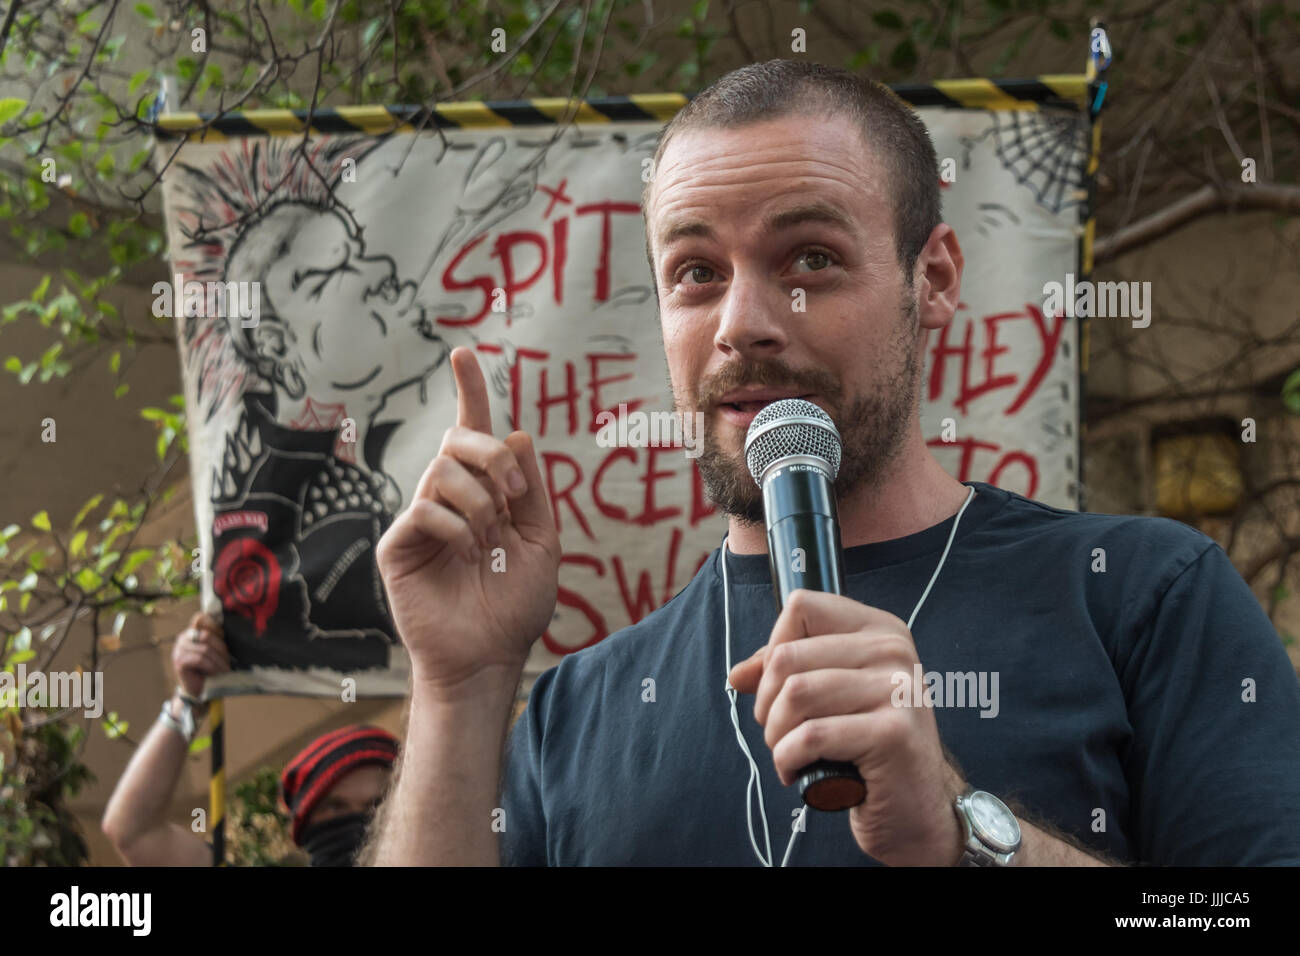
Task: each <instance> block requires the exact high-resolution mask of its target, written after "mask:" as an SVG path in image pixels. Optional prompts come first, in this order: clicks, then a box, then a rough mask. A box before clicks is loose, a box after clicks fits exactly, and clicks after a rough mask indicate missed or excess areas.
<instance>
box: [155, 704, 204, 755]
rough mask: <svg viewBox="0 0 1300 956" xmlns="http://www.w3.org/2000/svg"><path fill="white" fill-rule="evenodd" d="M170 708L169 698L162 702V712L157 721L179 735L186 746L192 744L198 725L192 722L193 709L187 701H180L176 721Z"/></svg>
mask: <svg viewBox="0 0 1300 956" xmlns="http://www.w3.org/2000/svg"><path fill="white" fill-rule="evenodd" d="M170 706H171V698H170V697H169V698H167V699H166V700H165V701H163V705H162V712H161V713H160V714H159V715H158V719H159V720H161V721H162V722H163V723H164V724H166V725H167V726H168V727H170V728H171V729H172V730H174V731H176V732H177V733H178V734H180V735H181V737H182V738H183V739H184V741H185V742H186V743H187V744H192V743H194V737H195V736H196V734H197V733H198V729H199V727H198V723H197V722H196V721H195V720H194V709H193V708H192V707H191V706H190V704H189V702H188V701H185V700H182V701H181V702H180V712H181V716H180V719H179V720H177V719H176V718H175V717H173V716H172V714H171V710H170V709H169V708H170Z"/></svg>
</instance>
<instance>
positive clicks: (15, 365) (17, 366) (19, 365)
mask: <svg viewBox="0 0 1300 956" xmlns="http://www.w3.org/2000/svg"><path fill="white" fill-rule="evenodd" d="M5 370H6V371H9V372H14V373H18V372H21V371H22V370H23V360H22V359H20V358H19V357H18V356H17V355H11V356H9V357H8V358H7V359H5Z"/></svg>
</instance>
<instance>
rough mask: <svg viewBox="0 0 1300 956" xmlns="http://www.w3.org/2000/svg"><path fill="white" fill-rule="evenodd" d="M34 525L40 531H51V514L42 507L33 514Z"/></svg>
mask: <svg viewBox="0 0 1300 956" xmlns="http://www.w3.org/2000/svg"><path fill="white" fill-rule="evenodd" d="M32 527H33V528H36V529H37V530H38V531H49V530H50V516H49V514H48V513H47V512H46V511H45V510H43V509H42V510H41V511H38V512H36V514H34V515H32Z"/></svg>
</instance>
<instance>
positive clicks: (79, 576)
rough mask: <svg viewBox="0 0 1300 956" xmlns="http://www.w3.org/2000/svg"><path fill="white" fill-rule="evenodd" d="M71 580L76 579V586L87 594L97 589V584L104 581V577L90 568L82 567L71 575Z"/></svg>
mask: <svg viewBox="0 0 1300 956" xmlns="http://www.w3.org/2000/svg"><path fill="white" fill-rule="evenodd" d="M72 580H74V581H76V582H77V587H79V588H81V590H83V591H85V592H86V593H87V594H89V593H91V592H93V591H98V590H99V586H100V585H101V584H103V583H104V579H103V578H101V577H100V576H99V575H98V574H96V573H95V572H94V571H93V570H92V569H90V568H82V569H81V570H80V571H78V572H77V573H76V574H75V575H74V576H73V578H72Z"/></svg>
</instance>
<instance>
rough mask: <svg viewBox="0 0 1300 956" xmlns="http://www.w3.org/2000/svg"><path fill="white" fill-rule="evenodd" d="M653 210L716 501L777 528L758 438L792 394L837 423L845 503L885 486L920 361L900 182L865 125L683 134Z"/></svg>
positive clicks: (682, 379)
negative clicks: (896, 198)
mask: <svg viewBox="0 0 1300 956" xmlns="http://www.w3.org/2000/svg"><path fill="white" fill-rule="evenodd" d="M646 215H647V220H648V222H649V227H650V235H651V249H652V255H653V257H654V264H655V275H656V279H657V281H658V285H659V309H660V317H661V322H662V325H663V335H664V349H665V352H666V355H667V359H668V369H669V374H670V377H671V381H672V387H673V395H674V400H675V403H676V406H677V409H678V410H679V411H683V412H685V411H691V412H694V411H701V412H703V413H704V416H705V419H704V421H705V442H704V452H703V454H702V455H701V456H700V457H699V459H697V461H698V464H699V468H700V472H701V475H702V477H703V478H704V481H705V485H706V488H707V491H708V493H709V496H710V498H711V499H712V500H713V501H714V502H715V503H716V504H717V505H718V507H719V508H720V509H721V510H722V511H724V512H725V513H727V514H731V515H735V516H737V517H740V518H742V519H743V520H747V521H753V522H761V521H762V520H763V509H762V497H761V494H760V492H759V489H758V486H757V485H756V484H755V483H754V481H753V479H752V477H751V476H750V475H749V471H748V469H747V467H746V465H745V460H744V444H745V435H746V431H747V429H748V427H749V423H750V422H751V421H752V420H753V418H754V416H755V415H756V414H757V413H758V411H759V410H760V409H761V408H762V407H763V406H764V405H765V404H767V403H769V402H771V401H775V400H776V399H779V398H805V399H807V400H808V401H811V402H813V403H814V404H816V405H818V406H820V407H821V408H822V409H823V410H825V411H826V412H827V413H828V414H829V415H830V416H831V418H832V419H833V420H834V421H835V424H836V427H837V428H838V429H839V431H840V436H841V438H842V440H843V444H844V455H843V461H842V464H841V467H840V474H839V478H838V480H837V482H836V489H837V492H838V493H839V495H840V497H841V498H842V497H844V496H845V495H846V494H847V493H849V492H851V491H852V490H854V489H856V488H858V487H860V486H862V485H864V484H866V485H870V484H871V483H873V482H874V481H875V480H876V479H877V478H878V477H879V475H880V474H881V472H882V470H883V468H884V467H885V466H886V465H887V464H888V463H889V461H890V460H891V459H892V458H893V457H894V456H895V455H896V454H897V452H898V450H899V448H900V446H901V444H902V442H903V440H904V439H905V437H906V431H907V429H908V428H909V426H910V425H911V424H912V423H913V421H914V420H915V417H916V400H917V394H916V388H917V384H918V379H919V375H920V356H919V351H918V325H917V312H916V302H915V296H914V293H913V291H912V288H911V284H910V282H908V281H906V280H907V279H908V278H910V277H905V276H904V275H903V272H902V268H901V266H900V264H899V262H898V258H897V255H896V253H895V245H894V226H893V218H892V217H893V213H892V206H891V202H890V191H889V184H888V179H887V176H886V172H885V169H884V167H883V165H882V164H881V163H880V162H879V161H878V160H877V159H876V157H875V156H874V155H873V153H872V151H871V150H869V149H868V148H867V146H866V145H865V144H864V143H863V141H862V139H861V137H860V135H859V133H858V132H857V130H856V128H855V127H854V126H853V125H851V124H850V123H849V122H848V121H846V120H843V119H841V118H838V117H836V118H830V119H814V118H802V117H786V118H782V119H777V120H769V121H765V122H762V123H756V124H752V125H749V126H745V127H741V128H738V129H729V130H721V129H703V130H693V131H690V132H686V133H682V134H680V135H679V136H677V137H675V138H674V140H673V141H672V143H670V144H669V146H668V148H667V150H666V151H665V153H664V155H663V156H662V157H661V161H660V163H659V166H658V169H657V171H656V175H655V182H654V192H653V193H652V195H651V198H650V209H648V210H647V212H646ZM801 304H802V306H803V308H804V311H798V310H797V307H798V306H800V305H801Z"/></svg>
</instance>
